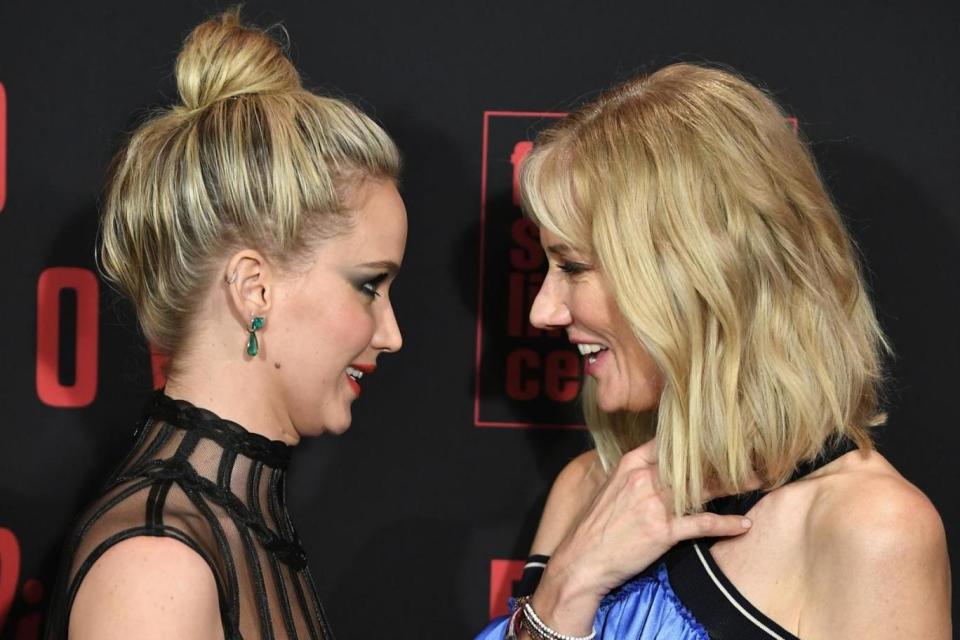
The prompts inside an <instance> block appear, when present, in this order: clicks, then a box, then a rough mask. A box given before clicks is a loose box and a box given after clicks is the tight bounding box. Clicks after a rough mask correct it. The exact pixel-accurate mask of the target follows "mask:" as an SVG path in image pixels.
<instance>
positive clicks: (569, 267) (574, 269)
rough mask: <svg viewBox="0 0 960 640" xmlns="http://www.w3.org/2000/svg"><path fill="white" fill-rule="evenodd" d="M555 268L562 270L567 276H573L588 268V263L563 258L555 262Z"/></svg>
mask: <svg viewBox="0 0 960 640" xmlns="http://www.w3.org/2000/svg"><path fill="white" fill-rule="evenodd" d="M557 268H558V269H560V271H563V272H564V273H565V274H567V275H568V276H575V275H578V274H581V273H583V272H585V271H589V270H590V265H588V264H584V263H582V262H572V261H570V260H565V261H563V262H560V263H558V264H557Z"/></svg>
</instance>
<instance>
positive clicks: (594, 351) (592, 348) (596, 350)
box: [575, 342, 610, 377]
mask: <svg viewBox="0 0 960 640" xmlns="http://www.w3.org/2000/svg"><path fill="white" fill-rule="evenodd" d="M575 344H576V345H577V350H578V351H579V352H580V355H582V356H583V357H584V358H586V364H585V367H584V368H585V370H586V372H587V374H588V375H592V376H594V377H596V369H597V363H598V362H599V361H600V360H601V359H602V358H603V357H604V355H605V354H606V353H607V351H609V350H610V348H609V347H606V346H604V345H602V344H593V343H587V342H577V343H575Z"/></svg>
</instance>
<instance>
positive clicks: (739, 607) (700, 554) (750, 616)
mask: <svg viewBox="0 0 960 640" xmlns="http://www.w3.org/2000/svg"><path fill="white" fill-rule="evenodd" d="M693 548H694V549H696V550H697V556H698V557H699V558H700V562H701V563H702V564H703V568H704V569H706V570H707V575H709V576H710V579H711V580H713V584H715V585H717V589H720V593H722V594H723V595H724V596H726V598H727V600H729V601H730V604H732V605H733V606H734V607H736V608H737V611H739V612H740V613H742V614H743V617H744V618H746V619H747V620H749V621H750V622H752V623H753V624H755V625H757V626H758V627H759V628H760V629H762V630H764V631H766V632H767V633H768V634H769V635H770V637H771V638H776V639H777V640H785V638H784V637H783V636H781V635H780V634H778V633H776V632H775V631H773V630H772V629H770V628H769V627H768V626H767V625H765V624H763V623H762V622H760V621H759V620H757V619H756V618H755V617H754V616H753V614H751V613H750V612H749V611H747V610H746V609H744V608H743V606H742V605H741V604H740V603H739V602H737V599H736V598H734V597H733V596H732V595H730V592H729V591H727V589H726V588H725V587H724V586H723V583H721V582H720V581H719V580H718V579H717V576H715V575H714V573H713V569H711V568H710V565H709V564H708V563H707V559H706V558H704V557H703V552H702V551H701V550H700V545H698V544H697V543H694V544H693Z"/></svg>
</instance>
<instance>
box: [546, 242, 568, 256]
mask: <svg viewBox="0 0 960 640" xmlns="http://www.w3.org/2000/svg"><path fill="white" fill-rule="evenodd" d="M546 252H547V253H554V254H556V255H561V256H562V255H566V254H568V253H570V252H571V249H570V245H568V244H565V243H563V242H559V243H557V244H551V245H550V246H549V247H547V248H546Z"/></svg>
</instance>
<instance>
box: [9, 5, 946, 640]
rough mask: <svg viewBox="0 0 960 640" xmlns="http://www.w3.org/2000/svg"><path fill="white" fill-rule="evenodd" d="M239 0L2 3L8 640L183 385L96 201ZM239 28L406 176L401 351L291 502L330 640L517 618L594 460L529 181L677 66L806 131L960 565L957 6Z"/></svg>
mask: <svg viewBox="0 0 960 640" xmlns="http://www.w3.org/2000/svg"><path fill="white" fill-rule="evenodd" d="M227 6H228V5H226V4H217V3H215V2H207V3H199V2H186V1H182V0H174V1H171V2H166V3H162V4H161V3H153V4H144V3H129V2H119V1H116V0H111V1H109V2H98V3H93V4H89V3H67V2H62V3H26V2H17V1H14V2H9V1H5V2H3V3H2V4H0V277H2V283H3V287H2V294H0V301H2V307H0V321H2V325H0V326H2V331H0V363H2V366H0V638H17V639H18V640H31V639H33V638H36V637H37V633H38V629H39V627H40V625H41V624H42V617H43V614H44V608H45V606H46V603H47V597H48V592H49V589H50V587H51V584H52V581H53V578H54V572H55V567H56V562H57V559H58V555H59V549H60V544H61V541H62V537H63V535H64V533H65V531H66V529H67V527H68V526H69V524H70V522H71V520H72V519H73V518H74V517H75V516H76V514H77V512H78V510H79V509H81V507H82V506H83V505H84V504H85V503H86V502H87V501H88V500H89V499H90V498H91V497H92V496H93V495H94V492H95V491H96V488H97V486H98V485H99V484H100V483H101V482H102V481H103V480H104V478H105V476H106V474H107V473H108V472H109V471H110V469H111V465H112V464H114V462H115V461H116V460H117V458H118V456H119V455H120V454H121V453H122V452H123V450H124V449H125V448H126V447H127V446H128V445H129V444H130V441H131V437H132V431H133V428H134V425H135V422H136V419H137V417H138V416H139V415H140V411H141V407H142V405H143V403H144V401H145V400H146V398H147V396H148V395H149V394H150V392H151V390H152V389H153V388H155V387H157V386H160V385H162V384H163V380H162V375H161V373H160V367H159V362H158V359H157V358H156V357H154V356H152V355H151V353H150V351H149V349H148V347H147V346H146V344H145V343H144V341H143V339H142V338H141V337H140V335H139V334H138V332H137V329H136V326H135V323H134V318H133V312H132V310H131V309H130V307H129V306H128V305H127V304H126V303H124V302H123V301H121V300H119V299H118V298H117V296H116V295H115V294H114V292H113V291H112V290H111V289H110V288H109V287H108V286H107V285H106V284H105V283H104V282H103V281H102V280H101V279H100V278H99V276H98V274H97V272H96V267H95V263H94V245H95V240H96V234H97V225H98V209H99V203H100V199H101V196H102V185H103V181H104V174H105V170H106V167H107V164H108V162H109V160H110V157H111V155H112V153H114V152H115V151H116V149H117V148H118V146H119V145H120V144H121V142H122V141H123V140H124V137H125V136H126V135H127V134H128V133H129V132H130V131H132V130H133V129H134V128H135V127H136V125H137V124H138V123H139V122H140V121H142V119H143V118H144V117H146V116H147V114H148V113H149V111H150V109H151V108H154V107H156V106H160V105H165V104H168V103H169V102H170V101H172V100H173V99H174V98H175V96H176V91H175V87H174V86H173V82H172V78H173V73H172V72H173V62H174V57H175V55H176V52H177V51H178V50H179V47H180V44H181V42H182V39H183V37H184V36H185V35H186V34H187V33H188V32H189V31H190V29H191V28H192V27H193V26H194V25H195V24H197V23H198V22H200V21H201V20H202V19H203V18H204V17H205V16H207V15H209V14H211V13H214V12H216V11H218V10H222V9H224V8H226V7H227ZM244 15H245V17H246V19H248V20H250V21H253V22H255V23H257V24H259V25H261V26H269V25H272V24H276V23H282V24H283V25H284V27H285V29H286V32H287V33H288V34H289V38H290V40H291V42H292V45H291V49H290V51H291V56H292V58H293V60H294V62H295V64H296V65H297V66H298V67H299V68H300V69H301V70H302V72H303V75H304V77H305V80H306V84H307V85H308V86H311V87H315V88H318V89H321V90H323V91H325V92H328V93H332V94H334V95H339V96H344V97H347V98H348V99H351V100H353V101H354V102H356V103H357V104H359V105H361V107H362V108H363V109H365V110H366V111H367V112H368V113H370V114H371V115H373V116H374V117H375V118H376V119H377V120H378V121H379V122H381V123H382V124H383V125H384V126H385V128H386V129H387V130H388V131H389V132H390V133H391V134H392V135H393V136H394V137H395V139H396V140H397V142H398V144H399V146H400V147H401V149H402V150H403V153H404V158H405V170H404V176H403V184H402V191H403V194H404V198H405V200H406V204H407V208H408V211H409V220H410V240H409V244H408V248H407V257H406V260H405V265H404V268H403V270H402V272H401V274H400V277H399V279H398V280H397V282H396V285H395V288H394V292H393V295H392V297H393V298H394V301H395V308H396V311H397V315H398V318H399V322H400V326H401V329H402V331H403V333H404V338H405V341H404V348H403V350H402V351H400V352H399V353H398V354H395V355H389V356H387V357H384V358H381V360H380V362H381V367H380V369H379V370H378V373H377V375H376V376H373V377H372V378H371V379H370V382H369V384H368V385H365V391H364V396H363V399H362V400H360V401H358V402H357V403H355V405H354V421H353V426H352V427H351V429H350V430H349V431H348V432H347V433H346V434H344V435H342V436H339V437H322V438H319V439H316V440H313V441H309V442H304V443H302V444H301V445H300V446H299V447H298V450H297V451H296V452H295V455H294V459H293V464H292V469H291V476H290V482H289V487H288V493H289V501H290V505H291V510H292V512H293V515H294V517H295V523H296V525H297V527H298V529H299V532H300V535H301V537H302V538H303V540H304V544H305V546H306V548H307V551H308V553H309V556H310V562H311V568H312V570H313V572H314V576H315V578H316V581H317V583H318V588H319V590H320V592H321V597H322V598H323V600H324V603H325V605H326V608H327V611H328V613H329V617H330V618H331V621H332V624H333V627H334V630H335V632H336V633H337V637H339V638H346V639H365V638H386V637H397V635H396V634H395V632H396V630H397V629H401V628H406V629H410V628H417V627H419V628H421V629H423V630H424V631H423V632H422V634H421V635H420V637H425V638H468V637H472V634H473V633H475V632H476V631H478V630H479V629H480V628H481V627H482V626H483V625H484V623H485V622H486V621H487V620H488V619H489V618H490V617H491V616H494V615H498V614H500V613H503V612H504V611H505V610H506V597H507V595H508V594H509V592H510V588H511V584H512V582H513V581H514V580H516V579H517V578H518V576H519V574H520V570H521V567H522V558H524V557H525V555H526V553H527V550H528V547H529V544H530V542H531V540H532V537H533V534H534V531H535V530H536V526H537V522H538V518H539V514H540V511H541V509H542V507H543V503H544V500H545V497H546V493H547V491H548V489H549V487H550V484H551V482H552V480H553V478H554V477H555V475H556V474H557V472H558V471H559V470H560V469H561V468H562V467H563V466H564V464H566V463H567V462H568V461H569V460H570V459H571V458H573V457H574V456H575V455H577V454H578V453H580V452H581V451H584V450H585V449H586V448H588V447H589V440H588V437H587V434H586V431H585V430H584V428H583V417H582V414H581V412H580V407H579V403H578V397H579V393H580V388H581V383H582V371H581V369H582V361H581V358H580V357H579V356H578V354H577V353H576V351H575V350H573V349H571V348H570V345H568V343H567V342H566V340H565V338H564V336H563V335H560V334H559V333H557V332H547V331H541V330H538V329H535V328H534V327H532V326H531V325H530V324H529V322H528V321H527V314H528V312H529V308H530V304H531V302H532V300H533V298H534V296H535V295H536V292H537V290H538V288H539V286H540V283H541V282H542V279H543V273H544V267H545V263H544V257H543V255H542V253H541V251H540V248H539V243H538V239H537V236H536V230H535V228H534V227H533V226H532V225H531V224H530V223H529V222H528V221H527V220H525V219H524V218H523V217H522V215H521V211H520V208H519V199H518V193H517V171H518V168H519V166H520V164H521V162H522V160H523V158H524V157H525V155H526V154H527V153H529V151H530V148H531V140H533V138H534V137H535V135H536V133H537V132H538V131H539V130H541V129H542V128H544V127H548V126H550V125H551V124H552V123H554V122H556V120H557V119H558V118H560V117H562V116H563V114H564V113H565V112H567V111H569V110H570V109H572V108H575V107H576V106H577V105H578V104H579V103H581V102H582V101H583V100H584V99H586V98H589V97H590V96H592V95H594V94H595V93H596V92H597V91H599V90H601V89H603V88H605V87H607V86H609V85H610V84H612V83H614V82H616V81H618V80H622V79H624V78H626V77H628V76H630V75H632V74H634V73H636V72H638V71H641V70H644V69H654V68H657V67H659V66H662V65H664V64H667V63H670V62H674V61H678V60H685V61H711V62H716V63H722V64H725V65H729V66H731V67H733V68H735V69H737V70H739V71H740V72H742V73H744V74H745V75H746V76H747V77H748V78H750V79H752V80H754V81H756V82H758V83H760V84H761V85H763V86H765V87H766V88H767V89H768V90H770V91H771V92H772V93H773V94H774V95H775V96H776V97H777V98H778V99H779V100H780V101H781V102H782V103H783V104H784V105H785V107H786V109H787V111H788V112H789V113H790V114H791V115H792V116H793V118H794V119H795V123H796V126H797V127H798V130H799V131H800V132H802V134H803V135H804V136H806V137H807V138H808V139H810V140H811V141H812V144H813V149H814V152H815V154H816V156H817V158H818V161H819V162H820V166H821V169H822V172H823V174H824V176H825V179H826V180H827V182H828V184H829V185H830V187H831V190H832V192H833V193H834V195H835V197H836V200H837V202H838V203H839V206H840V209H841V211H843V213H844V215H845V217H846V220H847V222H848V224H849V226H850V228H851V230H852V232H853V235H854V236H855V238H856V240H857V242H858V245H859V247H860V250H861V253H862V255H863V257H864V260H865V263H866V265H867V277H868V280H869V283H870V286H871V290H872V293H873V296H874V298H875V300H876V304H877V307H878V310H879V314H880V318H881V321H882V323H883V326H884V328H885V330H886V331H887V333H888V335H889V336H890V338H891V340H892V342H893V345H894V349H895V351H896V355H895V357H894V359H893V360H892V361H891V362H890V384H889V413H890V420H889V424H888V425H887V426H885V427H883V428H882V429H881V430H880V431H878V432H877V438H878V445H879V448H880V450H881V451H882V452H883V453H884V454H885V455H886V456H887V457H888V458H889V459H890V460H891V461H892V462H893V463H894V464H895V465H896V466H897V467H898V469H900V470H901V472H902V473H903V474H904V475H905V476H906V477H907V478H908V479H910V480H911V481H912V482H914V483H915V484H916V485H917V486H919V487H920V488H921V489H922V490H923V491H924V492H925V493H926V494H927V495H928V496H930V498H931V500H932V501H933V502H934V504H935V505H936V506H937V508H938V509H939V510H940V513H941V515H942V517H943V519H944V523H945V525H946V528H947V534H948V537H949V542H950V551H951V555H952V556H953V557H956V556H957V555H958V553H960V546H958V544H957V537H956V535H955V533H956V531H957V528H958V527H960V506H958V505H960V500H958V498H960V482H958V480H960V477H958V476H960V474H958V471H957V465H956V464H955V462H954V458H955V457H956V452H957V451H958V449H960V435H958V433H960V429H958V427H957V422H958V421H957V418H956V410H955V404H956V403H955V398H956V395H957V393H956V386H957V382H958V380H960V376H958V373H960V371H958V369H960V366H958V362H960V340H958V329H957V318H958V311H960V302H958V301H960V207H958V204H957V196H958V188H957V183H958V181H957V172H958V169H960V116H958V115H957V114H958V113H960V111H958V109H957V106H958V104H960V88H958V87H960V83H958V82H957V81H956V71H955V70H954V69H953V65H954V63H950V62H949V61H950V60H958V59H960V55H958V54H960V44H958V38H957V33H956V25H957V24H958V19H960V10H958V7H957V5H956V3H943V4H929V5H924V4H922V3H921V4H919V5H918V4H916V3H911V4H909V5H908V4H907V3H900V4H899V6H897V5H895V4H894V5H892V4H885V5H884V6H883V7H877V6H869V7H868V6H862V7H859V8H853V7H845V6H841V5H839V4H837V3H825V5H824V6H807V3H793V4H789V3H769V2H755V3H737V4H736V5H734V4H730V5H729V6H728V5H727V3H717V2H712V3H707V2H698V3H680V4H669V3H666V4H665V3H637V2H633V3H626V2H620V3H593V4H591V3H565V2H560V3H510V4H509V5H507V4H504V5H503V6H499V5H497V4H493V5H491V4H490V3H481V2H472V3H449V2H446V3H445V2H433V3H413V4H409V5H408V4H407V3H394V2H380V1H379V0H374V1H373V2H367V3H307V2H296V1H295V0H282V1H277V2H269V3H268V2H249V3H247V4H246V5H245V7H244ZM278 33H280V34H281V37H283V36H282V32H281V31H280V30H279V29H278ZM956 573H957V571H954V574H955V575H956ZM958 591H960V589H957V588H956V587H955V588H954V593H957V592H958ZM400 635H401V636H402V634H400Z"/></svg>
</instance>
